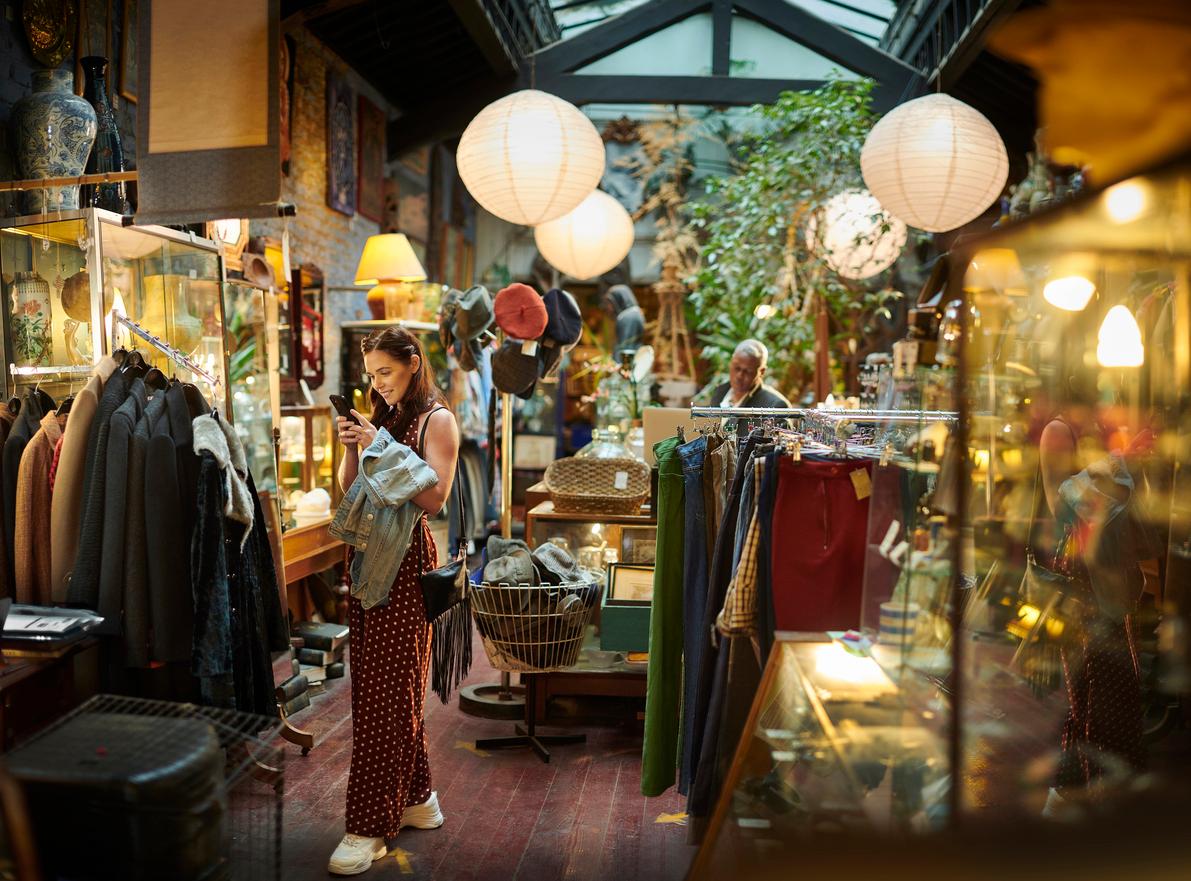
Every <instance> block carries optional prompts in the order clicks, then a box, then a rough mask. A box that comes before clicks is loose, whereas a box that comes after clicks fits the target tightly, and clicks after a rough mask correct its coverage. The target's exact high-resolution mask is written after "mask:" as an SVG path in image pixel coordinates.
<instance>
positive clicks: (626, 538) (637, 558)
mask: <svg viewBox="0 0 1191 881" xmlns="http://www.w3.org/2000/svg"><path fill="white" fill-rule="evenodd" d="M657 547H658V532H657V528H656V527H653V526H626V527H624V528H623V529H622V530H621V531H620V559H622V560H624V562H626V563H634V564H636V565H639V566H652V565H654V562H655V561H656V559H657Z"/></svg>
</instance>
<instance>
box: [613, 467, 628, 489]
mask: <svg viewBox="0 0 1191 881" xmlns="http://www.w3.org/2000/svg"><path fill="white" fill-rule="evenodd" d="M615 486H616V488H617V489H628V488H629V473H628V472H627V471H617V472H616V483H615Z"/></svg>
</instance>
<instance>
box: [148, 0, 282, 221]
mask: <svg viewBox="0 0 1191 881" xmlns="http://www.w3.org/2000/svg"><path fill="white" fill-rule="evenodd" d="M138 6H139V11H140V20H139V25H140V27H139V29H138V34H139V37H138V40H137V53H138V54H137V66H138V71H137V73H138V80H137V99H138V104H137V114H136V116H137V138H136V143H137V214H136V220H137V223H138V224H142V225H143V224H146V223H167V224H168V223H182V222H185V223H197V222H200V221H206V220H219V219H221V218H224V217H247V218H253V217H276V216H277V215H278V213H279V204H280V199H281V151H280V143H281V141H280V112H279V109H278V102H279V91H280V89H279V83H278V77H277V70H278V68H279V62H278V55H279V54H280V48H279V47H280V42H281V25H280V21H281V18H280V16H281V10H280V0H204V2H203V3H178V2H173V0H138ZM213 52H217V56H218V63H212V58H213V55H212V53H213ZM196 71H201V75H200V76H196Z"/></svg>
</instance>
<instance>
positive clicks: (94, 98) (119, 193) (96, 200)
mask: <svg viewBox="0 0 1191 881" xmlns="http://www.w3.org/2000/svg"><path fill="white" fill-rule="evenodd" d="M79 64H80V66H81V67H82V68H83V74H84V76H86V78H87V79H86V85H85V86H84V88H83V98H85V99H86V100H87V102H88V103H89V104H90V105H91V106H92V107H93V108H94V109H95V118H96V121H97V131H96V135H95V146H94V147H93V148H92V150H91V156H90V158H89V159H88V160H87V174H103V173H105V172H113V171H126V170H127V169H125V167H124V147H123V146H122V145H121V142H120V129H119V127H118V126H117V125H116V113H115V111H114V110H113V109H112V103H111V102H110V101H109V100H108V90H107V67H108V60H107V59H106V58H101V57H100V56H98V55H88V56H87V57H86V58H83V59H81V60H80V61H79ZM80 201H81V204H82V206H83V207H84V208H103V209H105V210H107V211H115V212H116V213H117V214H125V213H127V211H128V197H127V193H126V189H125V185H124V184H123V183H122V182H121V183H114V184H87V185H86V186H84V187H83V191H82V194H81V196H80Z"/></svg>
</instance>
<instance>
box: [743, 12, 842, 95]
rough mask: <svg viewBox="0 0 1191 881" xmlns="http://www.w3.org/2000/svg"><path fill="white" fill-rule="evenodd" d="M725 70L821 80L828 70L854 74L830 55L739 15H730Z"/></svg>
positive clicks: (744, 74)
mask: <svg viewBox="0 0 1191 881" xmlns="http://www.w3.org/2000/svg"><path fill="white" fill-rule="evenodd" d="M729 73H730V75H731V76H739V77H755V78H759V79H791V80H825V79H827V78H828V77H830V76H832V74H835V75H837V76H839V77H840V78H841V79H856V78H857V74H855V73H853V72H852V71H850V70H847V69H846V68H844V67H843V66H842V65H840V64H838V63H837V62H835V61H832V60H831V59H830V58H825V57H824V56H822V55H820V54H819V53H818V52H815V51H814V50H813V49H808V48H807V47H806V46H804V45H802V44H801V43H796V42H794V41H793V40H790V39H787V38H786V37H784V36H782V35H781V34H779V33H778V32H777V31H773V30H770V29H769V28H767V27H765V25H763V24H761V23H760V22H756V21H753V20H752V19H750V18H743V17H741V16H739V15H734V16H732V59H731V68H730V71H729Z"/></svg>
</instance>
